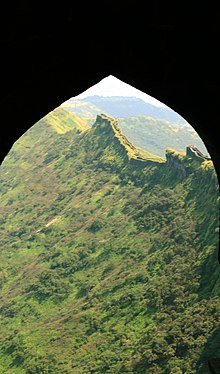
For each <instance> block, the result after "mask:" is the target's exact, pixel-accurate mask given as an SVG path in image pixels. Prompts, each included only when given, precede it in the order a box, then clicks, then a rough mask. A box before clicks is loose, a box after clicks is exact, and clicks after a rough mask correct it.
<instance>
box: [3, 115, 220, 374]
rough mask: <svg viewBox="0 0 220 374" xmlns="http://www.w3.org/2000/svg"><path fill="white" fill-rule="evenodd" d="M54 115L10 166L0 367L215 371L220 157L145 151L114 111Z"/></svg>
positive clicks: (24, 141)
mask: <svg viewBox="0 0 220 374" xmlns="http://www.w3.org/2000/svg"><path fill="white" fill-rule="evenodd" d="M50 117H51V115H49V118H48V117H47V116H46V117H45V118H44V119H42V120H41V121H39V122H38V123H37V124H36V125H34V126H33V127H32V129H30V130H29V131H28V132H27V133H26V134H24V135H23V137H22V138H20V139H19V140H18V141H17V142H16V144H15V145H14V147H13V148H12V150H11V152H10V153H9V155H8V156H7V157H6V159H5V161H4V163H3V165H2V166H1V169H0V170H1V174H0V183H1V200H0V201H1V202H0V209H1V231H0V234H1V251H0V259H1V262H0V263H1V271H0V284H1V290H0V314H1V319H0V371H1V372H3V373H5V372H9V373H13V374H14V373H19V374H22V373H39V372H48V373H91V372H95V373H103V374H104V373H107V372H109V373H165V374H166V373H173V374H174V373H175V374H176V373H181V372H185V373H196V371H198V370H203V368H205V365H206V361H207V358H210V356H212V357H213V356H215V355H219V354H220V352H219V347H218V345H217V340H216V338H215V339H213V338H212V337H213V336H214V337H215V336H216V333H217V328H218V317H219V308H220V304H219V297H220V286H219V269H218V263H217V253H216V249H217V247H218V233H217V229H218V206H217V199H218V183H217V178H216V174H215V171H214V168H213V164H212V162H211V161H208V160H205V159H204V158H202V157H198V156H197V154H196V153H194V152H192V151H191V150H190V149H188V150H187V153H182V154H180V153H178V152H176V151H173V150H170V149H168V150H167V153H166V161H163V160H160V159H158V158H156V157H154V156H152V155H149V153H145V152H141V151H140V150H138V149H136V148H135V147H134V146H133V145H132V144H131V143H130V142H129V141H128V140H127V138H126V137H125V136H124V135H123V134H122V133H121V131H120V130H119V129H118V126H117V123H116V122H115V120H114V119H111V118H107V117H106V116H105V115H101V116H98V117H97V120H96V123H95V124H94V126H93V127H92V128H91V129H87V130H86V128H87V127H86V125H85V127H84V129H85V130H86V131H83V132H82V131H81V130H79V128H78V125H77V123H78V121H77V122H75V119H74V120H73V122H72V129H71V130H70V131H67V132H66V133H64V134H59V133H58V132H57V131H55V130H54V127H53V126H51V125H50V123H49V122H50ZM57 126H58V124H57V125H56V128H57ZM58 127H59V126H58ZM27 147H29V148H27ZM210 339H211V340H212V344H209V346H208V348H206V342H207V344H208V342H209V341H210ZM210 347H211V348H210ZM204 370H205V369H204Z"/></svg>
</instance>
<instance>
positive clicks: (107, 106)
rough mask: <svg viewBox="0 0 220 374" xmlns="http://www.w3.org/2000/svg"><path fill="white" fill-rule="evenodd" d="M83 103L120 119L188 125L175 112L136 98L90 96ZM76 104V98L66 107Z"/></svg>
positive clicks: (66, 103) (66, 104)
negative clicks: (138, 118)
mask: <svg viewBox="0 0 220 374" xmlns="http://www.w3.org/2000/svg"><path fill="white" fill-rule="evenodd" d="M81 101H82V102H84V103H87V104H89V105H92V106H95V107H96V108H98V109H99V110H101V112H103V113H107V114H108V115H110V116H112V117H115V118H118V117H136V116H149V117H153V118H156V119H158V120H162V121H168V122H170V123H175V124H185V123H187V122H186V120H184V118H182V117H181V116H180V115H179V114H178V113H176V112H174V111H173V110H172V109H170V108H168V107H158V106H155V105H152V104H149V103H146V102H145V101H143V100H142V99H139V98H136V97H122V96H110V97H103V96H90V97H86V98H85V99H81ZM71 103H74V98H73V99H70V100H68V101H66V102H65V107H66V108H68V104H71Z"/></svg>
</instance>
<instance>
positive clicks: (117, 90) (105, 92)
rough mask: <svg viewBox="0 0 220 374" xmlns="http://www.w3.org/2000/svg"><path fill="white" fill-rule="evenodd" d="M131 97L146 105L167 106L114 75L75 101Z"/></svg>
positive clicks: (76, 97) (78, 96) (89, 89)
mask: <svg viewBox="0 0 220 374" xmlns="http://www.w3.org/2000/svg"><path fill="white" fill-rule="evenodd" d="M95 95H98V96H131V97H137V98H139V99H142V100H144V101H145V102H146V103H149V104H152V105H155V106H157V107H166V105H165V104H163V103H161V102H160V101H158V100H156V99H154V98H153V97H152V96H150V95H147V94H146V93H144V92H142V91H140V90H138V89H136V88H134V87H132V86H130V84H127V83H124V82H122V81H121V80H120V79H118V78H115V77H114V76H113V75H109V76H108V77H106V78H104V79H102V80H101V81H100V82H99V83H97V84H95V85H94V86H92V87H90V88H88V89H87V90H86V91H84V92H83V93H81V94H80V95H77V96H75V99H84V98H86V97H88V96H95Z"/></svg>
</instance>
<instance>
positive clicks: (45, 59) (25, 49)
mask: <svg viewBox="0 0 220 374" xmlns="http://www.w3.org/2000/svg"><path fill="white" fill-rule="evenodd" d="M78 5H79V4H78ZM9 8H10V9H8V14H10V17H8V18H7V17H6V18H5V19H6V22H5V25H4V24H3V33H1V34H0V38H1V55H2V56H3V57H2V59H1V60H2V61H1V62H3V67H2V69H1V78H2V82H1V93H2V100H1V116H2V118H3V120H2V125H1V137H0V150H1V159H0V162H1V161H2V159H3V157H4V156H5V155H6V154H7V153H8V151H9V149H10V148H11V146H12V144H13V143H14V141H16V140H17V139H18V138H19V137H20V136H21V135H22V134H23V133H24V132H25V131H26V130H27V129H28V128H29V127H30V126H32V125H33V124H34V123H35V122H36V121H37V120H39V119H40V118H42V117H43V116H44V115H46V114H47V113H48V112H49V111H51V110H52V109H54V108H55V107H56V106H58V105H60V104H61V103H62V102H63V101H65V100H66V99H68V98H70V97H71V96H74V95H76V94H79V93H80V92H82V91H84V90H85V89H87V88H88V87H90V86H91V85H93V84H95V83H97V82H98V81H99V80H101V79H102V78H103V77H105V76H107V75H109V74H112V75H115V76H116V77H118V78H119V79H121V80H123V81H125V82H128V83H130V84H131V85H133V86H134V87H136V88H138V89H140V90H142V91H143V92H146V93H148V94H150V95H151V96H153V97H155V98H157V99H158V100H160V101H162V102H164V103H165V104H166V105H168V106H169V107H171V108H172V109H173V110H175V111H176V112H178V113H179V114H180V115H182V116H183V117H184V118H185V119H186V120H187V121H188V122H189V123H190V124H191V125H192V126H193V127H194V128H195V130H196V131H197V132H198V134H199V135H200V137H201V138H202V139H203V141H204V143H205V144H206V147H207V149H208V151H209V153H210V155H211V157H212V159H213V161H214V164H215V167H216V170H217V172H218V170H219V169H220V162H219V154H218V145H217V123H218V121H219V111H218V96H219V82H220V77H219V68H218V67H219V65H220V61H219V57H218V53H217V48H216V45H218V32H219V26H217V25H218V22H217V21H218V20H217V16H216V18H215V15H216V14H217V12H216V13H215V9H211V7H210V9H207V7H202V6H200V8H199V9H198V8H197V7H196V9H195V10H193V9H192V7H190V11H189V9H187V8H183V7H180V6H178V7H176V8H175V9H174V8H172V9H171V8H169V6H168V4H165V3H164V2H160V1H156V2H153V4H148V6H147V10H146V9H145V7H144V6H143V8H142V6H141V5H140V6H138V7H134V4H133V1H131V0H128V1H126V3H123V1H122V2H120V4H119V2H118V4H117V5H115V4H114V2H109V4H108V5H107V6H106V8H105V9H103V6H101V4H99V2H97V4H94V3H93V4H87V6H86V9H85V7H84V5H83V4H82V6H81V7H80V6H78V7H77V8H76V7H75V5H74V4H73V2H70V3H69V2H67V3H66V4H64V5H63V6H60V5H59V6H58V5H56V4H53V7H51V6H49V5H48V7H47V8H46V6H44V8H43V9H42V8H40V7H38V6H37V5H34V4H30V3H29V2H28V1H26V0H23V1H22V2H19V4H16V5H15V6H14V7H13V8H12V9H11V7H10V5H9ZM5 15H6V16H7V13H5ZM209 20H210V24H211V27H209V24H208V21H209ZM186 26H187V27H186Z"/></svg>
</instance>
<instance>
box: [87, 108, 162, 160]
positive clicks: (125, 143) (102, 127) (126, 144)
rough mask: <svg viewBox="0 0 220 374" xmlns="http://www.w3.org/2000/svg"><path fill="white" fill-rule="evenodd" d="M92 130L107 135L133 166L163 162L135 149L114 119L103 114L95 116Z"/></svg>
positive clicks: (156, 157)
mask: <svg viewBox="0 0 220 374" xmlns="http://www.w3.org/2000/svg"><path fill="white" fill-rule="evenodd" d="M94 128H95V129H97V130H98V131H99V132H100V131H102V132H104V133H106V135H107V134H108V136H109V137H110V138H112V139H113V140H114V141H115V142H116V143H117V145H118V147H119V148H120V150H121V152H122V153H123V154H124V155H125V156H126V158H127V160H128V161H129V162H130V163H131V164H133V165H135V166H141V167H144V166H145V164H146V163H147V164H149V163H155V162H158V163H161V162H164V160H163V159H162V158H160V157H158V156H154V155H153V154H151V153H149V152H145V151H143V150H141V149H138V148H136V147H135V146H134V145H133V144H132V143H131V142H130V141H129V140H128V139H127V137H126V136H125V135H124V134H123V133H122V131H121V129H120V128H119V127H118V122H117V120H115V119H114V118H111V117H109V116H107V115H105V114H99V115H97V118H96V122H95V124H94Z"/></svg>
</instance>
